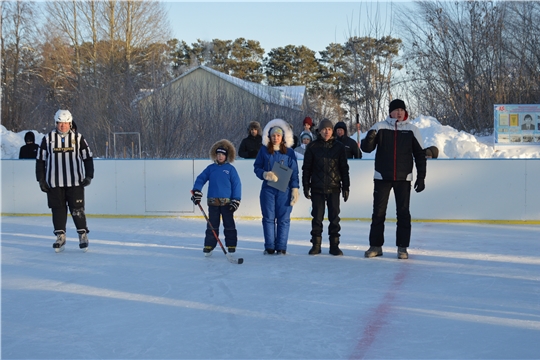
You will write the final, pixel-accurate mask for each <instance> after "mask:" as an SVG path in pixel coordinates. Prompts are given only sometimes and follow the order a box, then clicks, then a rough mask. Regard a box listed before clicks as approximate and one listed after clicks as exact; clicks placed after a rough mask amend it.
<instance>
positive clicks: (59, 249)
mask: <svg viewBox="0 0 540 360" xmlns="http://www.w3.org/2000/svg"><path fill="white" fill-rule="evenodd" d="M62 251H64V245H62V246H60V247H59V248H54V252H57V253H59V252H62Z"/></svg>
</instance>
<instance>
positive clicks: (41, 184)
mask: <svg viewBox="0 0 540 360" xmlns="http://www.w3.org/2000/svg"><path fill="white" fill-rule="evenodd" d="M39 188H40V189H41V191H43V192H49V190H51V188H50V187H49V184H47V182H46V181H45V179H39Z"/></svg>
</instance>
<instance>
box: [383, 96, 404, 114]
mask: <svg viewBox="0 0 540 360" xmlns="http://www.w3.org/2000/svg"><path fill="white" fill-rule="evenodd" d="M396 109H403V110H405V111H407V107H406V106H405V103H404V102H403V100H400V99H395V100H392V102H390V106H389V107H388V114H390V113H391V112H392V111H394V110H396Z"/></svg>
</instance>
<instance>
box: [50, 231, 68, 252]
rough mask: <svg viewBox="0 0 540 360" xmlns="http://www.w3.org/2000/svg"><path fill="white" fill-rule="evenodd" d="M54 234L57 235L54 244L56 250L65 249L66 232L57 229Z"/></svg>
mask: <svg viewBox="0 0 540 360" xmlns="http://www.w3.org/2000/svg"><path fill="white" fill-rule="evenodd" d="M54 234H55V235H56V241H55V243H54V244H53V246H52V247H53V248H54V251H56V252H57V253H58V252H60V251H64V245H65V244H66V232H65V231H64V230H55V231H54Z"/></svg>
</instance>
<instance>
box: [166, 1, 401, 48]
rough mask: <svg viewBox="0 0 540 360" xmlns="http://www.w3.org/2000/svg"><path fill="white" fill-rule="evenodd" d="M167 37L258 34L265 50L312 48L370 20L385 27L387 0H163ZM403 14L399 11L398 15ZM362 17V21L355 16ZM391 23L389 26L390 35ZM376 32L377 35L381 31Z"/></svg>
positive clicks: (357, 31) (359, 31)
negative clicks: (166, 10) (319, 0)
mask: <svg viewBox="0 0 540 360" xmlns="http://www.w3.org/2000/svg"><path fill="white" fill-rule="evenodd" d="M164 4H165V8H166V9H168V11H169V19H170V23H171V28H172V31H173V32H172V37H174V38H177V39H179V40H184V41H186V43H188V44H190V45H191V44H192V43H194V42H196V41H197V39H198V38H199V39H201V40H208V41H211V40H212V39H216V38H217V39H221V40H235V39H237V38H240V37H243V38H246V39H248V40H257V41H259V42H260V43H261V46H262V47H263V48H264V50H265V51H266V52H269V51H270V50H271V49H272V48H276V47H284V46H287V45H295V46H299V45H305V46H307V47H308V48H310V49H311V50H313V51H315V52H319V51H322V50H324V49H325V47H326V46H328V45H329V44H330V43H332V42H337V43H344V42H345V41H346V40H347V38H348V37H349V36H350V35H360V36H363V35H366V28H367V29H372V30H373V27H372V26H369V21H368V20H371V22H375V21H376V22H377V24H378V25H379V31H382V29H384V27H386V28H387V29H389V28H390V21H391V16H390V14H391V13H392V9H394V10H395V9H396V7H398V6H403V5H405V2H404V1H399V0H398V1H394V2H393V3H389V2H358V1H356V2H293V3H291V2H283V1H281V2H256V1H251V2H182V1H174V2H173V1H170V2H165V3H164ZM401 19H403V17H402V18H401ZM360 20H361V21H360ZM395 32H396V29H395V27H394V28H393V35H394V36H397V35H396V34H395ZM382 35H386V34H382V33H380V34H379V35H378V36H375V37H380V36H382Z"/></svg>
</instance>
